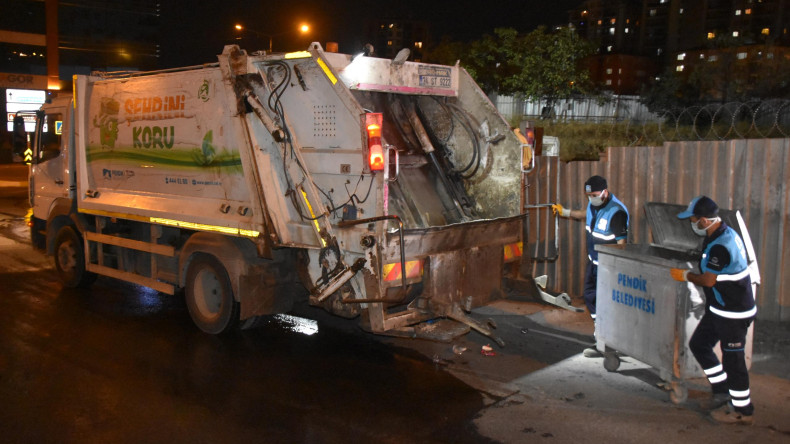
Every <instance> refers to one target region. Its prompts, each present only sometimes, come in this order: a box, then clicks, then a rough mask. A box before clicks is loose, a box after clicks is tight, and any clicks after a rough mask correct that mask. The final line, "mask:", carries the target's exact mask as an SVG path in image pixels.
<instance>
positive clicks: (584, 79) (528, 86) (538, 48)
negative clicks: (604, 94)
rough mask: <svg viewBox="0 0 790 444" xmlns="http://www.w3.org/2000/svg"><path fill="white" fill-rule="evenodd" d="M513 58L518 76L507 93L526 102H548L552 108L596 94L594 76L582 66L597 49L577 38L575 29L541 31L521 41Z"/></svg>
mask: <svg viewBox="0 0 790 444" xmlns="http://www.w3.org/2000/svg"><path fill="white" fill-rule="evenodd" d="M513 49H514V50H513V52H512V53H511V54H508V55H509V57H510V58H509V64H510V65H511V66H514V67H516V68H517V69H516V73H515V75H513V76H510V77H508V78H507V79H506V80H505V82H504V86H505V90H507V91H508V92H509V93H511V94H520V95H523V96H524V97H525V98H531V99H543V100H547V101H548V103H549V105H551V104H553V103H554V102H555V101H557V100H559V99H567V98H570V97H572V96H574V95H590V94H592V93H594V88H593V84H592V81H591V80H590V72H589V71H588V70H586V69H584V68H583V67H581V65H580V62H581V61H582V59H584V58H585V57H587V56H589V55H592V54H593V53H594V47H593V45H592V44H591V43H590V42H589V41H588V40H586V39H582V38H579V37H578V36H576V35H575V32H574V30H573V28H568V27H563V28H559V29H557V30H555V31H554V32H551V33H549V32H546V28H544V27H540V28H538V29H536V30H535V31H532V32H531V33H529V34H527V35H525V36H524V37H523V38H522V39H519V41H518V44H517V45H514V46H513Z"/></svg>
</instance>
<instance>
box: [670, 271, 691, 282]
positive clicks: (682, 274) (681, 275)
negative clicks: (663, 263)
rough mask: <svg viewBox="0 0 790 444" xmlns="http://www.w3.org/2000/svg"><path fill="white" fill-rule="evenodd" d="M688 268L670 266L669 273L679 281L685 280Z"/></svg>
mask: <svg viewBox="0 0 790 444" xmlns="http://www.w3.org/2000/svg"><path fill="white" fill-rule="evenodd" d="M689 271H691V270H689V269H686V268H670V269H669V275H670V276H672V279H674V280H676V281H679V282H687V281H688V275H689Z"/></svg>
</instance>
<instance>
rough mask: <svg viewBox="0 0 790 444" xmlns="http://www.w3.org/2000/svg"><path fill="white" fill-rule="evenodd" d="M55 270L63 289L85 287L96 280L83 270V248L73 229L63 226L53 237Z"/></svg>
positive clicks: (92, 274) (93, 275) (91, 274)
mask: <svg viewBox="0 0 790 444" xmlns="http://www.w3.org/2000/svg"><path fill="white" fill-rule="evenodd" d="M55 268H56V269H57V270H58V277H59V278H60V280H61V282H63V285H64V286H65V287H69V288H77V287H87V286H88V285H90V284H92V283H93V282H94V281H95V280H96V275H95V274H94V273H89V272H87V271H86V270H85V248H84V246H83V244H82V239H81V238H80V236H79V235H78V234H77V232H76V231H74V228H72V227H70V226H65V227H63V228H61V229H60V231H58V235H57V237H55Z"/></svg>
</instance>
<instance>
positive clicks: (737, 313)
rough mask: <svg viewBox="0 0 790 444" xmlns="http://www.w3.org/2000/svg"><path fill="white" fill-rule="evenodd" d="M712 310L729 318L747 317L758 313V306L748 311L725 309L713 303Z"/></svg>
mask: <svg viewBox="0 0 790 444" xmlns="http://www.w3.org/2000/svg"><path fill="white" fill-rule="evenodd" d="M710 312H711V313H713V314H715V315H718V316H721V317H723V318H727V319H746V318H751V317H752V316H754V315H756V314H757V307H752V309H751V310H748V311H725V310H722V309H719V308H716V307H714V306H712V305H711V306H710Z"/></svg>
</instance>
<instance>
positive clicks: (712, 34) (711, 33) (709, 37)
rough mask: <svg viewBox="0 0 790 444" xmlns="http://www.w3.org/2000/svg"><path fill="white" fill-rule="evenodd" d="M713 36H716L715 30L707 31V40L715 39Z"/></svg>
mask: <svg viewBox="0 0 790 444" xmlns="http://www.w3.org/2000/svg"><path fill="white" fill-rule="evenodd" d="M715 38H716V33H715V32H709V33H708V40H710V39H715Z"/></svg>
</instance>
